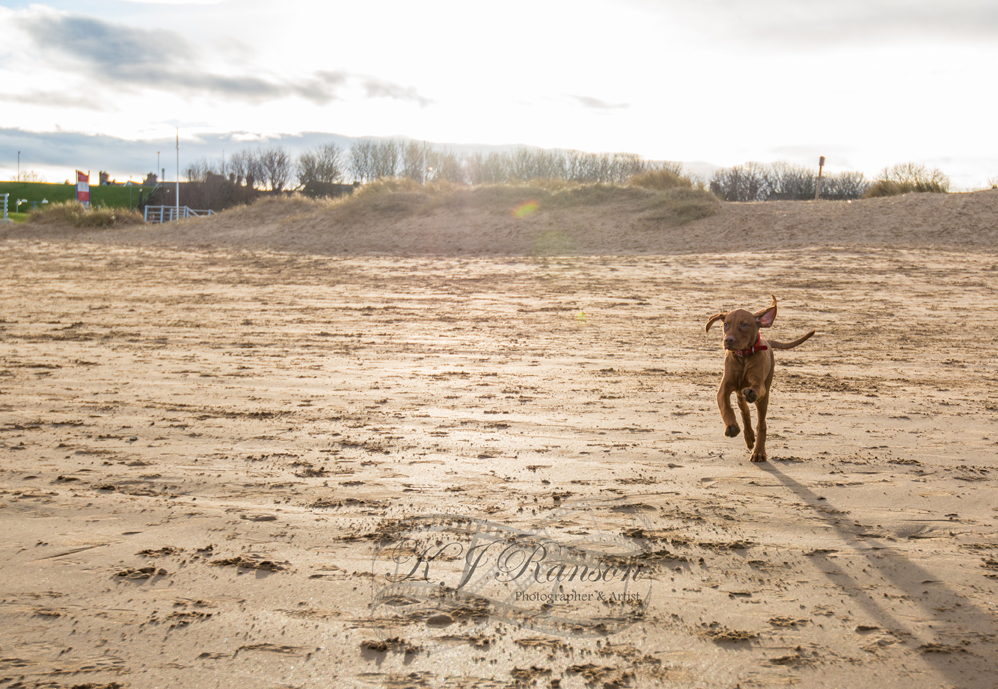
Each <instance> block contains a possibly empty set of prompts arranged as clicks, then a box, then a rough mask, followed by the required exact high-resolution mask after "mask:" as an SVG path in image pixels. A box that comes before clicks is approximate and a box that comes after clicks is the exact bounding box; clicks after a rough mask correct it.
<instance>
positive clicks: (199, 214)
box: [143, 206, 215, 223]
mask: <svg viewBox="0 0 998 689" xmlns="http://www.w3.org/2000/svg"><path fill="white" fill-rule="evenodd" d="M214 214H215V211H196V210H194V209H193V208H188V207H187V206H179V207H177V206H146V207H145V211H144V212H143V216H144V217H145V221H146V222H155V223H164V222H171V221H173V220H181V219H185V218H203V217H206V216H209V215H214Z"/></svg>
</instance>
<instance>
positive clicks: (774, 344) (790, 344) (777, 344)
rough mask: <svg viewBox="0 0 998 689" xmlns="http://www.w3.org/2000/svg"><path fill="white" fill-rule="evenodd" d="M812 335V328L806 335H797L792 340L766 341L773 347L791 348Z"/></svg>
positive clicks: (802, 342)
mask: <svg viewBox="0 0 998 689" xmlns="http://www.w3.org/2000/svg"><path fill="white" fill-rule="evenodd" d="M812 335H814V331H813V330H812V331H811V332H809V333H808V334H807V335H804V336H803V337H798V338H797V339H796V340H794V341H793V342H777V341H776V340H766V343H767V344H768V345H769V346H770V347H772V348H773V349H793V348H794V347H796V346H797V345H799V344H804V343H805V342H807V341H808V340H809V339H811V336H812Z"/></svg>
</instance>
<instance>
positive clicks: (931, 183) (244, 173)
mask: <svg viewBox="0 0 998 689" xmlns="http://www.w3.org/2000/svg"><path fill="white" fill-rule="evenodd" d="M658 170H665V171H668V172H671V173H674V174H676V175H677V176H680V177H683V178H685V179H686V180H688V181H689V182H690V183H691V186H695V187H698V188H705V189H709V190H710V191H711V192H712V193H713V194H714V195H715V196H717V197H718V198H720V199H722V200H724V201H772V200H809V199H813V198H815V189H816V188H817V184H818V176H817V174H816V172H815V170H814V169H813V168H811V167H806V166H804V165H797V164H793V163H788V162H782V161H781V162H776V163H770V164H762V163H746V164H744V165H736V166H734V167H729V168H721V169H718V170H716V171H715V172H714V173H713V174H712V175H711V176H710V178H709V180H708V179H702V178H697V177H695V176H693V175H690V174H688V173H686V172H685V171H684V170H683V167H682V164H681V163H675V162H663V161H648V160H644V159H642V158H641V157H640V156H638V155H636V154H631V153H585V152H582V151H565V150H555V149H537V148H527V147H520V148H516V149H513V150H510V151H495V152H490V153H482V152H476V153H470V154H458V153H455V152H454V151H451V150H449V149H447V148H442V147H437V146H433V145H431V144H428V143H426V142H425V141H413V140H401V139H364V140H361V141H358V142H357V143H355V144H354V146H353V147H352V148H351V149H350V150H349V151H344V150H343V149H341V148H340V147H339V146H337V145H336V144H335V143H331V142H330V143H325V144H320V145H318V146H315V147H313V148H311V149H309V150H306V151H304V152H303V153H301V154H300V155H298V156H297V158H296V157H294V156H293V155H291V154H290V153H289V152H288V151H287V150H286V149H284V148H283V147H280V146H276V147H269V148H259V149H250V148H247V149H243V150H241V151H238V152H236V153H235V154H233V155H230V156H229V157H228V158H223V159H216V160H209V159H207V158H201V159H199V160H197V161H195V162H194V163H193V164H192V165H190V166H189V168H188V171H187V179H188V181H190V182H200V183H202V184H203V185H208V186H210V184H214V185H215V186H219V185H220V184H222V183H225V182H228V183H229V184H230V185H235V186H236V187H242V188H245V189H248V190H251V191H254V190H269V191H274V192H282V191H285V190H298V191H304V192H305V193H309V194H310V195H325V191H328V189H329V187H330V185H340V184H343V183H344V182H345V181H346V180H347V179H350V180H351V181H354V182H359V183H367V182H373V181H375V180H378V179H384V178H387V177H408V178H410V179H414V180H416V181H417V182H421V183H422V182H444V181H446V182H451V183H454V184H467V185H487V184H511V183H525V182H529V181H531V180H536V179H562V180H568V181H572V182H578V183H582V184H623V183H625V182H627V181H628V180H629V179H631V178H632V177H634V176H635V175H640V174H643V173H648V172H655V171H658ZM949 186H950V183H949V179H948V178H947V177H946V176H945V175H944V174H943V173H942V172H940V171H939V170H929V169H928V168H926V167H925V166H922V165H919V164H916V163H905V164H901V165H895V166H893V167H891V168H885V169H884V170H883V171H882V172H881V173H880V175H879V176H878V178H877V179H875V180H872V181H871V180H868V179H866V177H865V175H864V174H863V173H861V172H841V173H838V174H831V175H823V176H822V178H821V189H820V193H819V197H820V198H822V199H829V200H846V199H858V198H862V197H863V196H870V195H884V194H894V193H905V192H906V191H948V189H949ZM310 192H315V193H310ZM236 196H238V194H237V195H236Z"/></svg>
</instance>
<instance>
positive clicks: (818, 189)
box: [814, 156, 825, 201]
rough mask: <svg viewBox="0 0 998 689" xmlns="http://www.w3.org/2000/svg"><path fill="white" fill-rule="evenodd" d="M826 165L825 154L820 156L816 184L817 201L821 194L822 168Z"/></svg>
mask: <svg viewBox="0 0 998 689" xmlns="http://www.w3.org/2000/svg"><path fill="white" fill-rule="evenodd" d="M823 167H825V156H820V157H819V158H818V179H817V180H816V181H815V184H814V200H815V201H817V200H818V197H819V196H820V195H821V168H823Z"/></svg>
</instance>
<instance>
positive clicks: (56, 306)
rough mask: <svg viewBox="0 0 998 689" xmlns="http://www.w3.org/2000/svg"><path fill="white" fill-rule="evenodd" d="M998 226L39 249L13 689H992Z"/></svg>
mask: <svg viewBox="0 0 998 689" xmlns="http://www.w3.org/2000/svg"><path fill="white" fill-rule="evenodd" d="M996 202H998V192H995V193H991V192H988V193H979V194H969V195H954V196H947V197H929V196H919V197H916V196H909V197H902V198H899V199H887V200H879V201H864V202H856V203H854V204H832V203H818V204H790V203H787V204H782V203H777V204H758V205H746V206H734V205H729V206H725V207H724V209H723V211H722V213H721V214H720V215H718V216H716V217H713V218H710V219H707V220H704V221H700V222H697V223H693V224H691V225H687V226H684V227H683V228H681V229H668V228H661V227H659V228H650V227H645V228H644V229H641V230H640V232H641V233H644V234H640V233H639V230H637V229H635V228H636V227H637V226H638V225H640V224H641V223H642V222H643V221H642V220H641V219H640V218H637V219H636V218H630V219H627V218H625V217H624V216H625V215H626V213H623V211H621V212H620V213H618V215H620V217H609V216H613V215H614V213H611V212H608V213H605V214H604V215H602V216H601V215H600V214H599V213H598V212H597V210H596V209H592V208H590V209H586V210H584V211H581V210H580V211H578V212H577V214H576V215H572V214H571V213H563V214H560V215H559V217H552V216H548V217H547V218H545V216H544V211H543V209H542V210H541V211H540V212H539V213H538V214H536V215H535V216H533V217H531V218H529V219H528V222H527V223H517V222H514V220H515V219H512V218H507V217H501V216H495V217H490V218H486V219H482V218H478V219H476V218H474V217H465V218H463V219H461V220H460V222H458V221H457V220H455V217H451V218H450V219H447V220H446V221H445V219H444V218H443V217H442V216H439V217H435V216H428V217H423V218H415V219H411V220H410V221H405V220H402V219H399V220H398V221H397V222H396V223H395V224H393V225H390V226H388V227H366V229H365V226H364V225H363V223H358V224H356V225H355V226H354V227H353V229H352V230H351V231H350V232H347V233H343V232H340V233H337V232H335V231H334V229H335V228H330V227H325V228H322V227H319V226H318V225H315V226H312V225H311V224H310V223H316V222H317V220H316V218H307V217H304V218H295V217H294V216H285V217H283V218H280V217H260V218H259V219H258V220H257V221H256V222H255V223H254V224H245V219H246V218H247V217H251V216H245V215H244V216H243V218H244V220H243V221H242V222H243V223H244V224H242V225H238V224H236V223H234V222H233V217H235V216H230V217H227V216H221V217H219V218H216V219H214V220H213V221H211V222H203V223H188V224H185V225H180V226H173V227H165V228H151V229H150V228H145V229H137V230H128V231H124V232H117V231H109V232H97V233H80V232H77V231H70V230H65V229H61V230H60V229H58V228H41V229H38V228H34V229H32V228H18V229H15V230H7V231H6V235H5V240H4V241H2V242H0V260H2V266H3V268H2V269H0V295H2V296H0V456H2V461H0V528H2V532H3V534H4V536H5V537H4V540H3V543H2V548H3V552H2V559H0V615H2V620H3V625H2V631H0V677H2V678H3V679H4V682H3V683H2V684H0V686H3V687H156V686H162V687H165V686H202V687H232V686H240V687H318V686H322V687H325V686H343V687H514V686H537V687H594V686H599V687H627V686H630V687H646V686H647V687H651V686H670V687H672V686H675V687H734V686H742V687H764V686H774V687H775V686H779V687H785V686H790V685H798V686H804V687H843V686H856V687H859V686H879V687H905V688H906V689H911V688H912V687H981V688H984V687H991V686H993V684H994V673H995V670H996V669H998V668H996V660H995V659H996V658H998V635H996V629H998V603H996V601H998V598H996V594H998V522H996V520H998V512H996V511H995V509H996V508H995V504H996V503H995V499H994V496H995V489H996V487H998V464H996V460H998V431H996V430H995V429H996V428H998V425H996V423H995V422H996V420H998V419H996V414H998V406H996V403H995V401H994V390H995V385H996V383H998V373H996V368H995V366H994V361H993V354H992V351H991V350H992V349H993V348H992V347H991V344H992V343H993V341H994V335H993V328H992V325H991V320H993V319H992V318H991V317H990V316H989V315H988V314H990V313H991V312H993V311H995V310H996V308H998V297H996V288H998V255H996V253H995V249H994V247H995V242H994V239H995V223H996V220H998V213H996ZM604 210H606V209H604ZM566 217H571V218H575V220H573V222H576V221H577V224H576V225H572V224H571V223H568V224H566V222H567V221H566ZM582 217H590V220H591V222H590V224H588V225H587V224H586V223H585V222H583V221H582V220H581V219H580V218H582ZM487 222H492V223H495V225H494V226H492V225H487V224H485V223H487ZM475 223H479V224H475ZM530 223H533V224H532V225H531V224H530ZM545 223H550V224H551V225H552V226H551V227H549V226H548V225H546V224H545ZM555 226H556V227H555ZM406 228H409V229H410V231H409V233H408V238H406V233H405V232H403V230H404V229H406ZM483 228H484V229H485V230H488V231H482V230H483ZM414 229H415V230H418V232H415V231H414ZM32 232H34V234H33V235H32V234H31V233H32ZM545 232H548V233H554V234H550V235H548V236H547V239H543V237H544V236H545V235H544V233H545ZM559 233H560V234H559ZM414 236H415V237H418V238H419V239H418V241H417V240H414V239H412V237H414ZM393 237H395V239H394V240H393V239H392V238H393ZM393 241H394V243H393ZM545 242H546V243H545ZM557 242H562V243H561V244H560V245H559V244H558V243H557ZM559 246H560V247H561V250H562V251H569V250H571V251H572V252H574V253H572V254H571V255H563V256H559V257H555V256H551V255H549V254H551V253H553V252H554V253H557V251H558V247H559ZM376 254H384V255H376ZM770 293H775V294H776V295H777V297H778V298H779V300H780V315H779V317H778V320H777V322H776V325H775V328H774V331H773V335H774V336H775V337H777V338H780V339H791V338H793V337H796V336H797V335H799V334H801V333H803V332H805V331H806V330H809V329H811V328H816V329H817V330H818V334H817V335H816V336H815V337H814V338H813V339H812V340H810V341H808V342H807V343H806V344H805V345H802V346H801V347H799V348H798V349H795V350H793V351H791V352H779V353H778V354H777V377H776V382H775V385H774V391H773V400H772V404H771V406H770V412H769V433H770V440H769V454H770V457H771V461H770V462H768V463H766V464H763V465H752V464H750V463H749V462H748V454H749V453H748V451H747V449H746V448H745V445H744V442H743V441H742V438H741V437H738V438H734V439H732V438H727V437H725V436H724V434H723V430H724V429H723V427H722V424H721V421H720V418H719V415H718V413H717V410H716V408H715V402H714V393H715V390H716V385H717V383H718V381H719V377H720V366H721V360H722V353H721V351H720V348H719V343H718V342H717V338H716V336H715V335H714V334H713V333H712V334H711V336H707V335H705V334H704V333H703V323H704V321H705V320H706V318H707V317H708V316H709V315H710V314H711V313H714V312H716V311H718V310H722V309H728V308H734V307H738V306H746V307H751V308H762V307H763V306H766V305H767V304H768V301H769V294H770ZM469 553H473V556H471V557H469ZM501 553H505V559H504V557H503V556H502V555H501ZM479 556H480V557H479ZM472 564H473V565H474V566H472ZM579 566H585V567H587V568H588V569H587V572H588V573H589V574H590V575H591V576H590V577H589V578H587V579H585V580H583V579H582V578H581V577H580V576H577V577H575V578H569V573H570V572H571V571H573V570H572V569H571V568H572V567H579ZM559 568H561V569H559ZM625 572H629V576H630V577H631V578H629V579H625V578H624V573H625ZM593 573H597V574H593ZM424 577H425V578H424ZM464 578H466V579H467V580H466V581H462V579H464Z"/></svg>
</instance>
